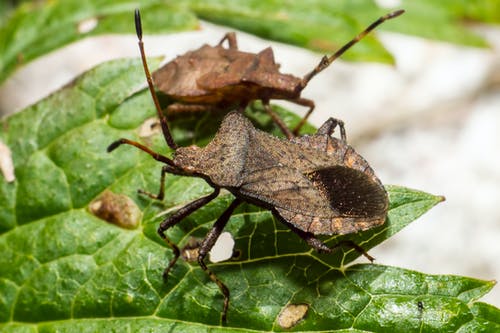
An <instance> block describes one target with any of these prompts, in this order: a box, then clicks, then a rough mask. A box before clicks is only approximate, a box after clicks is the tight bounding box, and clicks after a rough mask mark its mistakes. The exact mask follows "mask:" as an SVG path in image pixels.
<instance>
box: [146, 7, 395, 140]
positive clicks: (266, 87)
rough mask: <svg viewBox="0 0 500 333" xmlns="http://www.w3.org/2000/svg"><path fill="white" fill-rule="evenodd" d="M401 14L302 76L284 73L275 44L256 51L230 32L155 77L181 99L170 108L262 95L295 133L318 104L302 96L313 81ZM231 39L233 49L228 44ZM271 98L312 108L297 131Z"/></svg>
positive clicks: (215, 105) (237, 102) (235, 102)
mask: <svg viewBox="0 0 500 333" xmlns="http://www.w3.org/2000/svg"><path fill="white" fill-rule="evenodd" d="M402 13H403V11H396V12H393V13H390V14H387V15H385V16H383V17H381V18H379V19H378V20H377V21H375V22H374V23H372V24H371V25H370V26H369V27H368V28H366V29H365V30H364V31H363V32H361V33H360V34H359V35H358V36H356V37H355V38H354V39H352V40H351V41H350V42H348V43H347V44H345V45H344V46H343V47H341V48H340V49H339V50H338V51H337V52H335V53H334V54H333V55H332V56H330V57H327V56H324V57H323V58H322V59H321V61H320V63H319V64H318V65H317V66H316V67H315V68H314V69H313V70H312V71H311V72H309V73H307V74H306V75H305V76H304V77H302V78H299V77H295V76H293V75H290V74H283V73H280V71H279V65H278V64H277V63H276V62H275V60H274V54H273V50H272V49H271V48H266V49H264V50H263V51H261V52H259V53H257V54H254V53H248V52H243V51H240V50H238V46H237V41H236V35H235V34H234V33H228V34H226V35H225V36H224V38H223V39H222V40H221V41H220V42H219V44H217V45H216V46H210V45H203V46H202V47H200V48H199V49H197V50H194V51H190V52H187V53H186V54H184V55H181V56H178V57H177V58H175V59H174V60H172V61H171V62H169V63H167V64H166V65H164V66H163V67H162V68H160V69H159V70H157V71H155V72H154V73H153V79H154V81H155V83H156V84H157V87H158V89H159V90H160V91H162V92H163V93H164V94H166V95H168V96H170V97H171V98H172V99H174V100H175V101H176V103H174V104H171V105H170V106H168V107H167V112H180V111H189V110H190V111H203V110H209V109H226V110H227V109H234V108H240V109H241V110H244V108H245V107H246V106H247V105H248V104H249V103H250V102H251V101H254V100H261V101H262V102H263V105H264V109H265V110H266V112H267V113H269V114H270V115H271V117H272V118H273V120H274V121H275V123H276V124H277V125H278V126H279V127H280V128H281V130H282V131H283V133H284V134H285V135H286V136H287V137H288V138H291V137H292V136H293V134H297V133H298V132H299V130H300V128H301V127H302V125H303V124H304V123H305V121H306V120H307V118H308V117H309V115H310V114H311V112H312V111H313V109H314V102H313V101H312V100H309V99H306V98H302V97H301V96H300V95H301V92H302V90H303V89H304V88H305V87H306V86H307V84H308V83H309V81H310V80H311V79H312V78H313V77H314V76H315V75H316V74H318V73H319V72H321V71H322V70H324V69H325V68H326V67H328V66H329V65H330V64H331V63H332V62H333V61H334V60H335V59H337V58H338V57H340V56H341V55H342V54H343V53H344V52H345V51H346V50H347V49H349V48H350V47H351V46H352V45H354V44H355V43H356V42H358V41H359V40H360V39H361V38H363V37H364V36H365V35H366V34H368V33H369V32H370V31H371V30H373V29H374V28H375V27H376V26H378V25H379V24H381V23H382V22H384V21H385V20H388V19H391V18H394V17H396V16H399V15H401V14H402ZM226 40H227V41H228V44H229V47H228V48H225V47H224V46H223V42H224V41H226ZM271 99H283V100H287V101H289V102H292V103H295V104H299V105H303V106H306V107H308V108H309V110H308V111H307V113H306V115H305V116H304V118H303V119H302V121H301V122H300V123H299V124H298V125H297V127H296V128H295V129H294V130H293V134H292V132H291V131H290V130H289V129H288V128H287V127H286V125H284V124H283V122H282V121H281V119H280V118H279V117H278V116H277V115H276V114H275V113H274V112H273V111H272V109H271V108H270V106H269V101H270V100H271Z"/></svg>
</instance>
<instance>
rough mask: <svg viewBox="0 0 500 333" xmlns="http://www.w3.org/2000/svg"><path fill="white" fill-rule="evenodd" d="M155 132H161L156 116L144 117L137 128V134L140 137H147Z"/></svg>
mask: <svg viewBox="0 0 500 333" xmlns="http://www.w3.org/2000/svg"><path fill="white" fill-rule="evenodd" d="M157 133H161V126H160V122H159V121H158V118H148V119H146V120H145V121H144V122H143V123H142V125H141V127H140V128H139V136H140V137H141V138H148V137H150V136H153V135H154V134H157Z"/></svg>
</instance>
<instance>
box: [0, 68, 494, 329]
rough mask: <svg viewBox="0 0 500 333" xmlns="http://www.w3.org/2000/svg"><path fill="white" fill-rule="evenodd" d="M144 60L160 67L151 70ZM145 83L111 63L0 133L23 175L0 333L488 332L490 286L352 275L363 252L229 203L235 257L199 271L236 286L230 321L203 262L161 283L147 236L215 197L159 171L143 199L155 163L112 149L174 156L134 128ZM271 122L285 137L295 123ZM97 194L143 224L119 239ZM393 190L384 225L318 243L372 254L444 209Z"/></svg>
mask: <svg viewBox="0 0 500 333" xmlns="http://www.w3.org/2000/svg"><path fill="white" fill-rule="evenodd" d="M149 62H150V65H151V66H152V67H157V66H158V64H159V62H160V60H159V59H150V61H149ZM143 81H144V78H143V72H142V67H141V65H140V61H139V60H138V59H127V60H118V61H113V62H108V63H105V64H103V65H100V66H98V67H96V68H94V69H93V70H91V71H89V72H87V73H86V74H84V75H83V76H82V77H80V78H78V79H76V80H75V81H74V82H73V84H72V85H70V86H66V87H65V88H63V89H62V90H60V91H58V92H56V93H54V94H53V95H51V96H49V97H48V98H46V99H44V100H42V101H40V102H39V103H38V104H36V105H33V106H31V107H29V108H27V109H25V110H24V111H22V112H20V113H18V114H16V115H13V116H11V117H9V118H5V119H3V120H2V121H1V122H0V128H3V129H5V130H4V131H2V132H0V139H1V140H2V141H3V142H4V143H5V144H7V145H8V146H9V147H10V148H11V150H12V153H13V159H14V165H15V172H16V177H17V179H16V181H15V182H13V183H6V182H5V181H4V180H3V179H0V253H2V256H0V323H1V324H0V330H1V331H2V332H34V331H38V332H55V331H58V332H93V331H111V330H115V331H124V330H130V331H141V330H147V331H153V332H156V331H158V332H160V331H162V332H163V331H165V330H173V331H182V332H190V331H193V332H204V331H206V332H219V331H220V332H222V331H225V332H255V331H280V330H283V329H282V328H281V327H280V326H279V325H278V321H277V320H278V319H277V318H278V316H279V314H280V313H281V311H282V310H283V309H284V308H285V307H286V306H287V305H289V304H307V307H308V311H307V315H306V318H305V319H304V320H302V321H300V322H299V323H298V324H297V326H295V327H294V328H293V329H294V330H300V331H318V330H327V331H335V332H342V331H345V330H349V331H350V332H386V331H387V332H390V331H391V332H393V331H405V332H420V331H426V332H443V331H449V332H455V331H461V332H467V331H468V330H469V329H472V328H474V329H477V330H479V329H485V330H486V329H491V328H496V329H498V327H499V323H498V316H499V314H500V311H499V310H498V309H496V308H494V307H492V306H490V305H486V304H483V303H477V302H475V300H477V299H478V298H480V297H481V296H482V295H484V294H485V293H486V292H487V291H488V290H490V289H491V288H492V286H493V284H494V282H491V281H481V280H476V279H471V278H466V277H459V276H447V275H426V274H423V273H418V272H414V271H409V270H405V269H401V268H395V267H388V266H383V265H375V264H358V265H354V266H351V265H349V263H351V262H352V261H353V260H354V259H355V258H357V257H358V256H359V254H358V253H357V252H355V251H352V250H349V249H340V250H339V251H337V252H335V253H333V254H330V255H325V254H317V253H315V252H314V251H312V250H311V249H310V248H309V247H308V246H307V245H306V244H305V243H304V242H303V241H302V240H300V239H299V238H298V237H297V236H296V235H295V234H293V233H292V232H291V231H289V230H288V229H287V228H286V227H284V226H283V225H281V224H280V223H279V222H278V221H276V220H274V219H273V218H272V215H271V214H270V213H269V212H268V211H265V210H264V211H262V210H260V209H258V208H257V207H255V206H252V205H250V204H244V205H242V206H241V207H239V208H238V209H237V211H236V212H235V213H234V215H233V216H232V218H231V220H230V222H229V224H228V226H227V228H226V230H227V231H229V232H230V233H231V234H232V236H233V237H234V239H235V241H236V246H235V248H236V249H237V250H238V251H239V253H240V255H239V257H238V258H236V259H233V260H230V261H226V262H221V263H217V264H210V265H209V267H210V268H211V269H212V270H213V271H214V272H216V274H217V275H218V277H219V278H220V279H221V280H222V281H224V283H225V284H227V286H228V287H229V289H230V291H231V304H230V308H229V313H228V316H229V321H228V326H227V327H219V320H220V311H221V309H222V296H221V294H220V292H219V290H218V287H217V286H216V285H215V284H214V283H212V282H211V281H210V279H209V278H208V277H207V276H206V275H205V273H204V272H203V271H202V270H201V269H200V268H199V267H198V266H197V264H194V263H187V262H185V261H183V260H179V262H178V264H177V265H176V266H175V268H174V269H173V270H172V272H171V276H170V277H169V280H168V282H166V283H165V282H164V281H163V280H162V271H163V269H164V268H165V266H166V264H167V262H168V260H169V259H170V258H172V251H171V250H170V249H169V248H168V247H167V246H166V244H164V242H163V241H162V240H161V239H160V238H159V236H158V235H157V233H156V229H157V227H158V223H159V222H160V221H161V220H162V219H163V218H164V217H165V216H166V215H168V214H171V213H172V212H173V211H175V210H176V209H177V208H179V207H182V206H183V205H185V204H186V203H188V202H190V201H192V200H194V199H196V198H199V197H200V196H203V195H206V194H208V193H210V192H211V188H210V187H209V186H208V185H207V184H206V183H205V182H204V181H203V180H201V179H196V178H188V177H179V176H171V175H167V178H166V189H167V190H166V198H165V199H164V200H163V201H162V202H158V201H154V200H151V199H149V198H147V197H145V196H142V195H139V194H138V193H137V189H145V190H148V191H151V192H156V191H157V189H158V186H159V175H160V169H161V165H160V163H158V162H156V161H154V160H153V159H151V158H150V157H149V156H147V154H144V153H143V152H141V151H139V150H137V149H134V148H133V147H120V148H119V149H117V150H116V151H113V152H112V153H111V154H108V153H107V152H106V147H107V146H108V145H109V144H110V143H111V142H112V141H114V140H116V139H117V138H120V137H127V138H130V139H134V140H139V141H141V142H143V143H144V144H146V145H148V146H150V147H152V148H153V149H155V150H157V151H160V152H163V153H164V154H170V152H169V151H168V149H166V148H165V147H166V145H165V143H164V142H163V138H162V136H161V135H159V134H158V133H156V134H153V135H151V136H144V135H143V132H142V130H141V126H142V125H143V123H144V121H145V120H146V119H149V118H151V117H154V114H155V112H154V108H153V103H152V102H151V100H150V96H149V94H148V91H147V90H141V88H140V87H138V85H140V83H141V82H143ZM277 111H278V112H279V113H280V114H281V115H282V116H283V118H284V120H285V122H286V123H287V124H289V125H290V126H292V124H293V123H296V122H297V121H298V120H299V119H297V117H296V116H293V115H291V114H290V113H288V112H286V111H283V110H282V109H277ZM247 112H248V115H249V117H250V118H251V119H252V120H253V121H254V122H255V123H256V124H257V126H259V127H262V128H265V129H267V130H272V131H274V132H277V131H278V130H277V129H276V128H274V127H273V126H274V125H273V123H272V122H271V120H270V119H269V118H268V116H267V115H265V114H264V113H263V112H261V111H260V110H259V107H258V106H257V107H256V108H255V109H254V110H247ZM222 117H223V115H222V114H208V113H205V114H198V115H191V116H186V117H179V118H178V119H177V120H175V121H174V122H172V129H173V135H174V137H175V138H176V139H177V141H178V143H179V144H180V145H182V146H185V145H188V144H192V143H196V144H200V145H203V144H206V143H207V142H208V141H209V140H210V138H211V136H213V134H214V133H215V131H216V129H217V127H218V122H219V121H220V120H221V119H222ZM311 130H312V129H311V128H310V127H309V128H308V131H311ZM105 190H109V191H111V192H113V193H117V194H122V195H125V196H128V197H129V198H131V199H132V200H133V202H134V203H135V205H137V207H138V208H139V209H140V210H141V212H142V215H141V216H142V218H141V220H140V221H139V222H140V224H139V227H138V228H136V229H133V230H130V229H125V228H120V227H118V226H116V225H113V224H110V223H107V222H105V221H104V220H101V219H100V218H98V217H96V216H94V215H93V214H92V213H91V211H90V209H89V204H90V203H91V202H93V201H94V200H95V199H96V198H97V197H99V195H100V194H101V193H103V192H104V191H105ZM387 190H388V192H389V196H390V202H391V203H390V211H389V216H388V220H387V223H386V224H384V225H383V226H381V227H378V228H376V229H372V230H369V231H366V232H363V233H359V234H354V235H347V236H343V237H331V238H330V239H326V241H327V244H329V245H333V244H335V243H336V242H337V241H339V240H341V239H351V240H353V241H354V242H356V243H357V244H359V245H361V246H362V247H363V248H364V249H365V250H369V249H370V248H372V247H373V246H375V245H377V244H379V243H380V242H382V241H383V240H385V239H387V238H388V237H390V236H392V235H393V234H395V233H396V232H398V231H399V230H401V229H402V228H404V227H405V226H406V225H408V224H409V223H411V222H412V221H413V220H415V219H416V218H418V217H419V216H420V215H422V214H423V213H425V212H426V211H427V210H428V209H430V208H431V207H433V206H434V205H435V204H437V203H438V202H440V201H441V200H442V198H441V197H439V196H434V195H430V194H427V193H424V192H420V191H416V190H411V189H407V188H403V187H399V186H388V187H387ZM231 200H232V197H231V195H230V194H228V193H227V192H223V193H222V194H221V195H220V196H219V197H218V198H217V199H216V200H214V201H213V202H211V203H210V204H209V205H207V206H205V207H203V208H202V209H200V210H198V211H196V212H195V213H194V214H192V215H191V216H190V217H189V218H186V219H185V220H183V221H182V223H180V224H179V225H177V226H175V227H174V228H171V229H169V231H168V236H169V237H170V238H171V239H172V241H174V242H176V243H178V244H180V246H181V247H182V246H184V245H185V244H186V243H187V242H188V241H189V240H190V239H191V238H192V237H195V238H200V237H204V235H205V234H206V233H207V231H208V230H209V229H210V227H211V225H212V224H213V223H214V221H215V220H216V219H217V217H218V216H219V215H220V214H221V213H222V212H223V211H224V209H225V208H226V207H227V206H228V205H229V203H230V201H231ZM377 259H378V262H380V263H383V261H384V260H383V258H377ZM421 329H422V330H421Z"/></svg>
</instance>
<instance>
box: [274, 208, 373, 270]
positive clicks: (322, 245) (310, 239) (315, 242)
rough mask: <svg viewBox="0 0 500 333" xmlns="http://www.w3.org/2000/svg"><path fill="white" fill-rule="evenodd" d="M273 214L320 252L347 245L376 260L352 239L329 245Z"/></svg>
mask: <svg viewBox="0 0 500 333" xmlns="http://www.w3.org/2000/svg"><path fill="white" fill-rule="evenodd" d="M273 215H274V217H275V218H277V219H278V220H279V221H281V222H282V223H283V224H285V225H286V226H287V227H288V228H290V229H291V230H292V231H293V232H295V233H296V234H297V235H298V236H299V237H300V238H302V239H303V240H305V241H306V243H307V244H309V246H310V247H312V248H313V249H315V250H316V251H318V253H331V252H332V251H333V250H334V249H336V248H338V247H342V246H345V247H348V248H352V249H354V250H356V251H357V252H358V253H360V254H362V255H363V256H365V257H366V258H367V259H368V260H370V261H372V262H373V260H375V258H373V257H372V256H370V255H369V254H368V253H367V252H366V251H365V250H364V249H363V248H362V247H361V246H359V245H358V244H356V243H354V242H353V241H351V240H343V241H340V242H338V243H337V244H335V245H334V246H333V247H328V246H327V245H326V244H325V243H323V242H322V241H321V240H319V239H318V238H316V236H314V234H312V233H310V232H306V231H303V230H300V229H298V228H296V227H295V226H293V225H292V224H291V223H289V222H288V221H286V220H284V219H283V218H282V217H281V216H280V215H279V214H278V213H276V212H273Z"/></svg>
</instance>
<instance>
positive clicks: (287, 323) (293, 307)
mask: <svg viewBox="0 0 500 333" xmlns="http://www.w3.org/2000/svg"><path fill="white" fill-rule="evenodd" d="M307 310H309V305H308V304H303V303H302V304H288V305H287V306H286V307H285V308H284V309H283V310H281V312H280V314H279V316H278V325H280V327H281V328H292V327H294V326H296V325H297V324H298V323H299V322H300V321H301V320H302V319H304V318H305V316H306V314H307Z"/></svg>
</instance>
